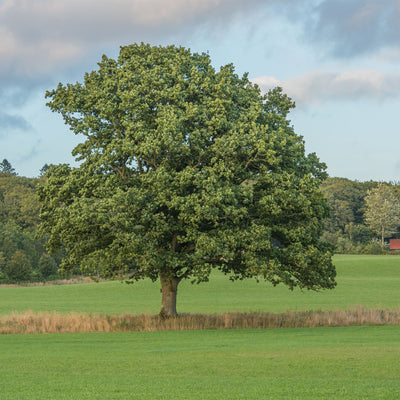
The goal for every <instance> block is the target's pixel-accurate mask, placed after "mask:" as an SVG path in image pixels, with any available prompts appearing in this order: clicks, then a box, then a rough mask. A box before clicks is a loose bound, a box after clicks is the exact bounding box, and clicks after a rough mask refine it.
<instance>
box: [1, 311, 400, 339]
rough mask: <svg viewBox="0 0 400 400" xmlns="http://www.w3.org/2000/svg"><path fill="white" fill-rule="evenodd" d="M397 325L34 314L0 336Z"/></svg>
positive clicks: (16, 317) (315, 318) (300, 315)
mask: <svg viewBox="0 0 400 400" xmlns="http://www.w3.org/2000/svg"><path fill="white" fill-rule="evenodd" d="M361 325H400V309H398V310H379V309H375V310H371V309H365V308H362V307H358V308H356V309H354V310H347V311H341V310H337V311H300V312H289V311H288V312H285V313H280V314H273V313H225V314H220V315H216V314H211V315H208V314H182V315H179V316H177V317H175V318H169V319H162V318H160V317H159V316H158V315H131V314H124V315H101V314H93V315H92V314H79V313H70V314H58V313H55V312H54V313H37V314H36V313H34V312H32V311H29V312H26V313H24V314H17V313H14V314H11V315H8V316H4V317H1V318H0V334H38V333H78V332H79V333H89V332H128V331H141V332H145V331H163V330H199V329H250V328H258V329H268V328H303V327H310V328H313V327H323V326H325V327H334V326H361Z"/></svg>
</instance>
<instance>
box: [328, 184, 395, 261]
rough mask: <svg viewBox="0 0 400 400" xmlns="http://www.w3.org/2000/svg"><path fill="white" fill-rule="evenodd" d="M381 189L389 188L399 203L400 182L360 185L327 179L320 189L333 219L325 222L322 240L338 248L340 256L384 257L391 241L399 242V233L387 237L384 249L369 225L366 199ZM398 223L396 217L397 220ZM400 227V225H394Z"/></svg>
mask: <svg viewBox="0 0 400 400" xmlns="http://www.w3.org/2000/svg"><path fill="white" fill-rule="evenodd" d="M379 185H384V186H387V187H388V188H389V189H390V192H391V193H392V194H393V195H394V197H395V198H396V201H400V184H399V183H398V182H374V181H368V182H358V181H352V180H350V179H346V178H328V179H327V180H326V181H325V182H324V183H323V184H322V186H321V190H322V192H323V193H324V195H325V197H326V199H327V200H328V202H329V204H330V206H331V218H329V219H327V220H326V221H325V231H324V233H323V238H324V239H325V240H326V241H328V242H330V243H332V244H334V245H335V246H336V252H337V253H350V254H381V253H384V252H387V251H388V239H389V238H400V230H399V229H397V232H394V233H392V234H390V236H389V237H387V236H385V240H386V244H385V246H384V247H382V246H381V242H380V238H379V235H377V233H376V232H374V231H372V230H371V229H370V227H369V225H368V224H367V221H366V220H367V219H366V211H367V203H366V198H367V196H368V193H370V192H371V191H373V190H374V189H376V188H377V187H378V186H379ZM396 220H397V217H396ZM395 222H397V223H398V224H399V225H400V221H395Z"/></svg>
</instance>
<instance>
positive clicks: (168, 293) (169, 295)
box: [160, 274, 180, 318]
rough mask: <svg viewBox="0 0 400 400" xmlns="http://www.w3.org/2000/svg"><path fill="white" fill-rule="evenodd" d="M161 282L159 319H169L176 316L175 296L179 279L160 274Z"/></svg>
mask: <svg viewBox="0 0 400 400" xmlns="http://www.w3.org/2000/svg"><path fill="white" fill-rule="evenodd" d="M160 281H161V294H162V298H161V311H160V317H162V318H170V317H175V316H177V315H178V314H177V312H176V294H177V292H178V284H179V282H180V279H179V278H177V277H175V276H169V275H167V274H160Z"/></svg>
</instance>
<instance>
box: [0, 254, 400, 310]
mask: <svg viewBox="0 0 400 400" xmlns="http://www.w3.org/2000/svg"><path fill="white" fill-rule="evenodd" d="M334 261H335V264H336V268H337V282H338V285H337V287H336V288H335V289H334V290H325V291H321V292H310V291H301V290H299V289H295V290H294V291H293V292H291V291H289V290H288V289H287V288H286V287H284V286H277V287H273V286H272V285H271V284H268V283H265V282H260V283H258V284H257V283H256V282H255V281H254V280H244V281H238V282H230V281H229V280H228V278H227V277H226V276H224V275H223V274H221V273H218V272H215V273H213V274H212V276H211V278H210V282H208V283H202V284H200V285H196V284H195V285H192V284H191V283H190V282H187V281H186V282H182V283H181V284H180V286H179V288H178V312H184V313H224V312H228V311H232V312H234V311H242V312H246V311H247V312H248V311H269V312H283V311H287V310H332V309H348V308H355V307H357V306H363V307H368V308H390V309H393V308H398V307H399V306H400V291H399V288H400V256H353V255H351V256H349V255H346V256H335V258H334ZM160 304H161V294H160V286H159V283H158V282H156V283H152V282H151V281H149V280H146V281H139V282H137V283H135V284H134V285H126V284H121V283H120V282H103V283H92V284H82V285H66V286H47V287H10V288H4V287H3V288H0V315H7V314H10V313H11V312H14V311H17V312H24V311H26V310H32V311H35V312H38V311H49V312H51V311H57V312H61V313H68V312H71V311H76V312H86V313H103V314H122V313H133V314H141V313H149V314H156V313H158V312H159V310H160Z"/></svg>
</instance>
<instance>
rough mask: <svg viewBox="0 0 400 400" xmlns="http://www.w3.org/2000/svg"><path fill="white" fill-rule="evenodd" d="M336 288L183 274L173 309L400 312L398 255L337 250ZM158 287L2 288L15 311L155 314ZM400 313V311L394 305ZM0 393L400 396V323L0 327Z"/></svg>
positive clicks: (5, 306)
mask: <svg viewBox="0 0 400 400" xmlns="http://www.w3.org/2000/svg"><path fill="white" fill-rule="evenodd" d="M335 264H336V267H337V272H338V277H337V282H338V286H337V288H336V289H334V290H332V291H321V292H319V293H315V292H307V291H304V292H302V291H300V290H294V291H293V292H290V291H289V290H287V289H286V288H284V287H283V286H282V287H279V286H278V287H276V288H274V287H272V286H271V285H269V284H266V283H259V284H257V283H256V282H254V281H249V280H248V281H241V282H234V283H232V282H230V281H229V280H227V278H226V277H225V276H223V275H221V274H219V273H214V274H213V276H212V277H211V280H210V282H209V283H205V284H200V285H191V284H190V283H189V282H184V283H183V284H182V285H181V286H180V288H179V293H178V311H179V312H184V313H209V314H213V313H214V314H218V313H225V312H229V311H231V312H234V311H242V312H249V311H265V312H272V313H279V312H284V311H286V310H292V311H308V310H326V311H329V310H349V309H357V307H358V308H359V307H365V308H382V309H392V310H395V309H396V310H399V308H400V291H399V288H400V257H399V256H335ZM160 296H161V295H160V291H159V284H158V283H154V284H153V283H151V282H149V281H142V282H138V284H135V285H134V286H131V285H124V284H121V283H119V282H104V283H98V284H97V283H90V284H80V285H65V286H44V287H2V288H0V316H5V315H10V314H11V313H13V312H19V313H24V312H26V311H27V310H32V311H33V312H36V313H37V312H57V313H61V314H63V313H65V314H68V313H71V312H80V313H89V314H92V315H94V314H98V313H101V314H109V315H119V314H123V313H133V314H141V313H150V314H155V313H157V312H158V311H159V307H160ZM397 312H398V311H397ZM0 354H1V363H0V376H1V380H0V382H1V390H0V398H1V399H5V400H14V399H39V398H40V399H127V398H129V399H189V398H190V399H278V400H280V399H282V400H283V399H360V400H361V399H363V400H364V399H371V400H372V399H373V400H375V399H385V400H390V399H393V400H394V399H398V398H400V363H399V359H400V325H395V326H351V327H336V328H291V329H286V328H280V329H244V330H243V329H232V330H229V329H228V330H194V331H158V332H110V333H74V334H46V335H13V334H11V335H0Z"/></svg>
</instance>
